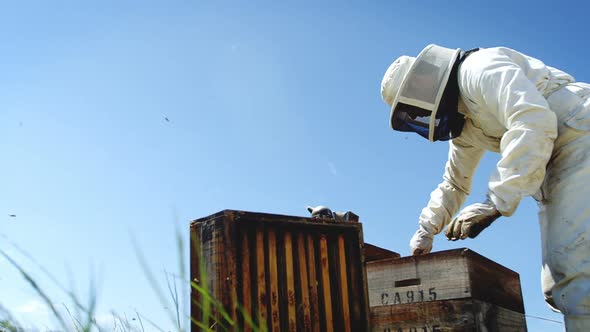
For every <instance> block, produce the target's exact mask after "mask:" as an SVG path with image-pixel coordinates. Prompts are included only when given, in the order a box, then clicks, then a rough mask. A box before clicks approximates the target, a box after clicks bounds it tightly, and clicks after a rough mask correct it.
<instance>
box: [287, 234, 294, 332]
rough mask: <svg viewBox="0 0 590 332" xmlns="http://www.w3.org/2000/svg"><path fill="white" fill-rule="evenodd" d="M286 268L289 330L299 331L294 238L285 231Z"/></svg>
mask: <svg viewBox="0 0 590 332" xmlns="http://www.w3.org/2000/svg"><path fill="white" fill-rule="evenodd" d="M284 245H285V253H286V255H285V268H286V270H287V280H286V281H287V299H286V300H287V308H288V309H287V317H288V323H289V324H288V326H289V331H293V332H294V331H297V321H296V320H297V308H296V300H297V299H296V295H295V275H294V273H293V238H292V235H291V233H290V232H285V235H284Z"/></svg>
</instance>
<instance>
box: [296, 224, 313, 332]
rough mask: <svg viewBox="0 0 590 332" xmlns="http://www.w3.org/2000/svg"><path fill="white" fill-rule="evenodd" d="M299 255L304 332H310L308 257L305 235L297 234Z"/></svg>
mask: <svg viewBox="0 0 590 332" xmlns="http://www.w3.org/2000/svg"><path fill="white" fill-rule="evenodd" d="M297 255H298V262H299V282H300V284H299V288H300V290H301V310H302V312H303V313H302V314H303V322H302V324H303V331H305V332H309V331H311V330H312V326H311V307H310V301H309V282H308V276H307V270H308V269H307V255H306V253H305V235H304V234H303V233H299V234H297Z"/></svg>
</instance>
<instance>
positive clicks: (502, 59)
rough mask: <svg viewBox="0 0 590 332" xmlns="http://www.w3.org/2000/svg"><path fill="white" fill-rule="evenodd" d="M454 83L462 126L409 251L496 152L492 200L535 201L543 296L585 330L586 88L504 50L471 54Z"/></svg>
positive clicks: (588, 266)
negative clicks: (483, 161) (484, 160)
mask: <svg viewBox="0 0 590 332" xmlns="http://www.w3.org/2000/svg"><path fill="white" fill-rule="evenodd" d="M458 85H459V91H460V102H459V112H460V113H462V114H464V115H465V117H466V120H465V125H464V127H463V130H462V132H461V134H460V136H459V137H456V138H454V139H452V140H451V141H450V145H449V156H448V161H447V164H446V167H445V172H444V176H443V182H442V183H441V184H439V185H438V187H437V188H436V189H435V190H434V191H433V192H432V194H431V197H430V201H429V202H428V205H427V206H426V207H425V208H424V209H423V210H422V213H421V215H420V218H419V224H420V229H419V230H418V232H416V234H415V235H414V237H413V238H412V240H411V243H410V245H411V247H412V249H413V252H414V250H416V249H421V250H420V251H422V252H428V251H430V250H431V247H432V238H433V235H434V234H438V233H440V232H441V231H442V229H443V227H444V226H445V225H447V224H448V223H449V222H450V220H451V218H452V217H453V216H454V215H455V214H456V213H457V211H458V210H459V208H460V207H461V206H462V205H463V203H464V201H465V197H466V196H467V195H468V194H469V192H470V189H471V181H472V177H473V174H474V172H475V169H476V168H477V165H478V163H479V161H480V159H481V157H482V156H483V154H484V152H485V151H494V152H498V153H500V154H501V158H500V160H499V162H498V164H497V167H496V169H495V170H494V171H493V173H492V175H491V177H490V180H489V191H488V196H489V201H491V202H492V203H493V205H495V207H496V209H497V210H498V211H499V212H500V213H501V214H502V215H503V216H510V215H512V214H513V213H514V211H515V209H516V207H517V206H518V204H519V202H520V200H521V199H522V197H524V196H534V197H535V199H537V201H538V202H539V207H540V213H539V221H540V225H541V237H542V245H543V267H542V286H543V290H544V292H545V295H546V299H547V301H548V303H550V304H551V305H552V306H553V307H555V308H557V309H559V310H560V311H561V312H562V313H563V314H564V315H565V322H566V328H567V330H568V331H590V230H589V228H590V85H588V84H584V83H575V82H574V79H573V77H571V76H570V75H568V74H566V73H564V72H562V71H560V70H557V69H555V68H552V67H549V66H546V65H545V64H544V63H542V62H541V61H539V60H536V59H533V58H531V57H528V56H526V55H523V54H521V53H519V52H516V51H514V50H511V49H508V48H503V47H498V48H489V49H481V50H479V51H477V52H474V53H472V54H471V55H470V56H469V57H467V58H466V59H465V60H464V62H463V63H462V64H461V66H460V67H459V71H458ZM420 251H418V252H420Z"/></svg>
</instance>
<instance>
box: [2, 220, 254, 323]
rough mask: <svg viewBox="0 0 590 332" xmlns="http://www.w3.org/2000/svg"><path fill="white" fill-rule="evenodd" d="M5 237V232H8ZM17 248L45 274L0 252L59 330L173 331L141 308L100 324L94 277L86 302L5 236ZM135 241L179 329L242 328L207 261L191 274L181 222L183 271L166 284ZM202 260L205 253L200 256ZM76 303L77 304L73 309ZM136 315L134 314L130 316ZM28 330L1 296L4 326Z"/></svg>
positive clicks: (141, 262)
mask: <svg viewBox="0 0 590 332" xmlns="http://www.w3.org/2000/svg"><path fill="white" fill-rule="evenodd" d="M3 237H4V238H6V237H5V236H3ZM6 242H7V243H9V244H10V245H11V246H12V248H14V249H15V250H16V251H17V252H18V253H19V254H20V256H23V257H24V259H25V260H26V261H27V263H32V264H33V265H34V266H36V267H37V268H38V269H39V270H40V271H42V279H43V280H39V279H36V278H35V277H33V275H32V274H31V273H30V272H29V271H28V270H27V269H25V268H24V266H23V264H21V263H19V261H18V260H17V259H16V258H15V256H11V255H9V254H8V253H7V252H5V251H3V250H1V249H0V256H1V257H2V258H3V259H5V260H6V261H7V262H8V263H9V264H10V265H11V266H12V267H13V268H14V269H15V270H16V271H17V272H19V273H20V276H21V278H22V280H23V281H24V283H25V284H26V285H28V286H29V287H30V288H31V289H32V290H33V291H34V293H35V294H36V297H37V299H38V300H40V301H41V302H42V303H43V304H44V305H45V306H46V307H47V308H48V309H49V311H50V312H51V318H53V320H54V321H55V324H56V325H57V326H56V327H55V328H58V329H59V331H67V332H70V331H71V332H94V331H98V332H107V331H113V332H145V331H153V330H157V331H161V332H168V331H170V328H167V329H164V328H162V327H161V326H159V325H158V324H157V323H155V322H153V321H152V320H150V318H149V317H148V316H146V315H144V314H141V313H139V312H137V311H135V312H134V313H133V315H131V316H127V315H126V314H124V313H123V314H119V313H116V312H111V315H112V323H111V327H110V328H109V329H106V328H105V327H104V326H100V325H99V324H98V323H97V320H96V314H97V313H96V304H97V292H96V283H95V282H94V279H93V278H91V280H90V283H89V295H88V300H87V301H86V304H83V303H84V301H82V299H81V297H80V296H79V295H78V294H76V293H75V292H74V291H72V290H70V289H67V288H66V287H64V286H63V285H62V284H61V283H60V282H59V281H58V279H57V278H55V277H54V276H53V275H52V274H51V273H50V272H49V271H48V270H47V269H45V268H44V267H43V266H42V264H39V263H38V262H37V261H36V260H35V259H34V258H33V257H31V256H30V255H29V254H28V253H27V252H26V251H25V250H22V249H21V248H20V247H19V246H18V245H16V244H14V243H11V242H10V241H6ZM132 244H133V247H134V249H135V254H136V257H137V261H138V263H139V265H140V266H141V269H142V271H143V274H144V277H145V278H146V279H147V281H148V283H149V285H150V288H151V291H152V292H153V293H154V294H155V295H156V298H157V300H158V301H159V302H160V304H161V305H162V307H164V308H167V309H165V310H166V316H167V317H168V320H169V321H170V323H171V324H172V326H173V327H174V331H177V332H188V331H190V330H191V324H192V325H194V326H196V327H197V328H198V329H199V330H201V331H207V332H209V331H215V332H217V331H240V328H239V327H238V326H237V322H235V321H234V320H233V319H232V318H231V317H230V314H229V313H228V312H227V310H226V308H224V306H223V305H222V303H221V302H220V301H219V300H217V299H215V298H214V297H213V296H212V295H211V293H210V292H209V289H208V286H207V285H208V282H207V280H208V279H207V275H206V273H205V268H204V265H202V266H201V267H200V268H199V270H200V271H201V275H200V276H199V282H196V281H195V280H190V278H189V276H188V275H187V270H186V263H185V262H186V258H187V254H186V253H187V251H188V248H187V246H186V245H185V242H184V240H183V236H182V232H181V230H180V228H179V227H178V224H177V223H176V227H175V245H176V253H177V258H178V272H177V273H170V272H168V271H163V273H164V277H165V284H164V285H162V283H160V282H159V281H158V278H157V277H156V274H155V273H154V272H153V270H152V269H151V268H150V266H149V264H148V261H147V259H146V258H145V256H144V254H143V252H142V250H141V249H140V246H139V245H138V244H137V242H136V240H135V239H134V238H132ZM191 245H192V246H193V248H195V252H197V253H200V244H199V243H191ZM199 262H201V264H203V259H199ZM47 280H49V281H50V282H51V283H52V284H54V285H55V286H57V287H58V289H59V290H61V291H62V292H63V293H64V294H65V295H66V297H67V298H68V299H69V301H70V302H71V304H70V307H68V306H67V305H66V304H65V303H62V304H60V305H57V304H56V303H57V302H56V301H54V298H53V297H52V295H51V294H49V293H48V292H47V291H46V290H45V289H44V288H43V287H42V286H41V284H42V283H41V282H40V281H43V282H45V281H47ZM190 290H192V291H193V292H194V293H195V294H198V298H199V301H196V300H195V299H191V302H189V301H187V298H188V297H189V293H190ZM188 303H192V304H194V305H195V306H196V307H197V308H199V310H200V313H201V315H200V319H196V318H195V317H191V315H190V309H189V306H188V305H187V304H188ZM236 308H237V310H238V312H239V313H240V314H241V316H242V317H243V321H244V325H245V326H248V327H249V328H250V329H251V330H252V331H254V332H266V329H265V328H260V327H258V326H257V325H256V324H255V322H254V320H253V319H252V317H251V316H250V315H249V313H247V312H245V311H244V310H243V309H242V307H241V306H240V305H239V304H236ZM72 309H73V310H72ZM130 317H131V318H130ZM21 331H26V330H25V329H24V328H23V325H21V323H20V322H19V321H18V320H17V319H16V318H15V316H14V315H13V314H11V312H10V310H9V309H6V308H4V307H3V306H2V303H1V298H0V332H21Z"/></svg>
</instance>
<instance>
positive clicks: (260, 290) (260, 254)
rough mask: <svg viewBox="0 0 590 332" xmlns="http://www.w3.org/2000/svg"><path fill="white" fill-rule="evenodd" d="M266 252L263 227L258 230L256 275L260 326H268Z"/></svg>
mask: <svg viewBox="0 0 590 332" xmlns="http://www.w3.org/2000/svg"><path fill="white" fill-rule="evenodd" d="M264 253H265V250H264V230H263V229H262V227H258V228H257V229H256V270H257V271H256V273H257V278H256V280H257V287H256V290H257V296H256V299H257V301H258V306H257V309H258V321H257V322H258V326H260V327H264V328H265V329H266V328H267V326H268V318H267V312H268V306H267V303H268V296H267V294H266V269H265V266H266V263H265V258H264V256H265V254H264Z"/></svg>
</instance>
